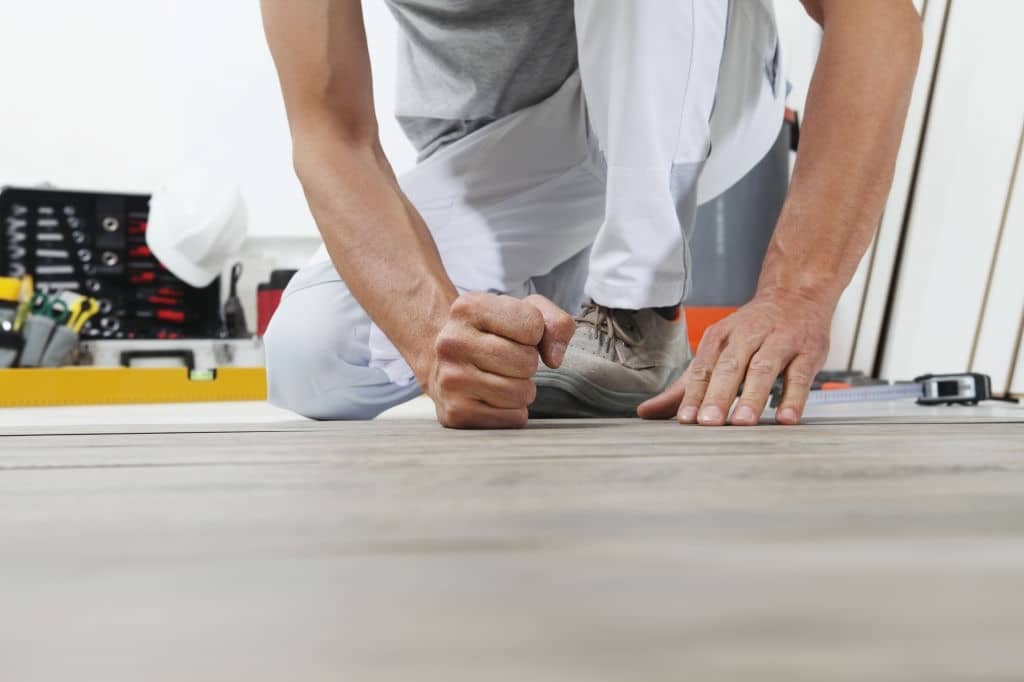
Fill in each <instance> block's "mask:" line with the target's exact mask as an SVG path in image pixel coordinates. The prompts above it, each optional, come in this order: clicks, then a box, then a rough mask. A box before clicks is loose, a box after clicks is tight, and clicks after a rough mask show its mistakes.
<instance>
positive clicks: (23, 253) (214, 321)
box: [0, 187, 221, 340]
mask: <svg viewBox="0 0 1024 682" xmlns="http://www.w3.org/2000/svg"><path fill="white" fill-rule="evenodd" d="M148 220H149V195H145V194H111V193H98V192H71V191H60V190H50V189H27V188H11V187H8V188H4V189H3V190H2V191H0V221H2V228H0V276H6V277H23V276H25V275H32V276H33V277H34V279H35V285H36V288H37V289H38V290H40V291H43V292H46V293H50V294H53V293H58V292H60V291H76V292H79V293H81V294H84V295H86V296H91V297H93V298H95V299H96V300H97V301H99V305H100V309H99V313H98V314H97V315H96V316H95V317H93V318H91V319H90V320H89V321H88V322H87V323H86V325H85V327H84V329H83V330H82V338H83V339H94V340H99V339H195V338H215V337H216V336H217V335H218V332H219V330H220V326H221V319H220V279H219V278H218V279H216V280H214V281H213V283H212V284H210V285H209V286H207V287H205V288H203V289H196V288H194V287H191V286H189V285H187V284H185V283H184V282H183V281H181V280H180V279H178V278H177V277H175V276H174V275H173V274H171V273H170V272H169V271H168V270H167V269H166V268H165V267H164V266H163V265H162V264H161V263H160V262H159V261H158V260H157V259H156V258H155V257H154V256H153V254H152V252H150V250H149V247H148V246H147V245H146V229H147V227H148Z"/></svg>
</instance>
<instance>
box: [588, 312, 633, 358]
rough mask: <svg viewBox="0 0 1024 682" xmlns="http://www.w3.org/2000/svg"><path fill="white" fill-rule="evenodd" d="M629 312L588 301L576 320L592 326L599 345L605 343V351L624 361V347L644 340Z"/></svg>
mask: <svg viewBox="0 0 1024 682" xmlns="http://www.w3.org/2000/svg"><path fill="white" fill-rule="evenodd" d="M627 312H629V311H623V310H616V309H614V308H606V307H604V306H602V305H598V304H596V303H594V302H593V301H587V302H586V303H584V304H583V308H582V309H581V310H580V314H579V315H578V316H577V317H576V321H577V322H580V323H582V324H585V325H588V326H589V327H590V328H591V333H592V334H593V335H594V336H595V337H596V338H597V340H598V344H599V347H600V345H603V346H604V350H605V352H607V353H609V354H612V355H614V356H615V359H616V360H618V361H619V362H624V361H625V353H624V347H626V348H629V347H632V346H636V345H638V344H640V343H641V341H642V339H641V338H640V330H638V329H637V328H636V325H634V324H633V321H632V319H631V318H632V316H631V315H626V314H625V313H627Z"/></svg>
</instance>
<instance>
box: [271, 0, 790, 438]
mask: <svg viewBox="0 0 1024 682" xmlns="http://www.w3.org/2000/svg"><path fill="white" fill-rule="evenodd" d="M766 2H767V3H768V4H766ZM575 13H576V30H577V42H578V45H579V65H580V68H579V71H578V73H576V74H574V75H573V76H571V77H570V78H569V79H567V80H566V82H565V83H564V84H563V85H562V87H561V88H560V89H559V90H558V91H557V92H556V93H555V94H554V95H552V96H551V97H549V98H548V99H546V100H544V101H542V102H540V103H538V104H536V105H534V106H532V107H529V108H526V109H523V110H521V111H518V112H516V113H514V114H512V115H510V116H507V117H504V118H502V119H500V120H498V121H496V122H494V123H492V124H490V125H488V126H486V127H484V128H481V129H479V130H477V131H475V132H473V133H471V134H469V135H468V136H466V137H464V138H462V139H460V140H458V141H456V142H454V143H452V144H450V145H448V146H446V147H443V148H442V149H440V150H438V151H437V152H435V153H434V154H432V155H431V156H429V157H428V158H426V159H425V160H423V161H422V162H421V163H420V164H418V165H417V166H416V167H415V168H413V169H412V170H411V171H410V172H408V173H406V174H405V175H404V176H403V177H402V178H400V184H401V187H402V190H403V191H404V192H405V194H406V195H407V196H408V197H409V199H410V201H411V202H412V203H413V204H414V205H415V206H416V208H417V209H418V210H419V212H420V213H421V215H422V216H423V218H424V220H425V221H426V224H427V226H428V227H429V229H430V231H431V234H432V235H433V238H434V241H435V242H436V244H437V247H438V251H439V252H440V254H441V258H442V260H443V262H444V266H445V269H446V271H447V273H448V275H449V277H450V278H451V280H452V282H453V283H454V284H455V285H456V287H458V288H459V290H461V291H490V292H502V293H507V294H510V295H513V296H525V295H527V294H530V293H533V292H537V293H541V294H543V295H546V296H548V297H549V298H551V299H552V300H554V301H555V302H556V303H558V304H559V305H561V306H562V307H563V308H565V309H566V310H568V311H570V312H575V311H576V308H577V307H578V306H579V305H580V303H581V302H582V300H583V299H584V297H590V298H593V299H594V300H595V301H596V302H598V303H600V304H602V305H605V306H610V307H615V308H630V309H640V308H648V307H655V306H669V305H675V304H678V303H680V302H681V301H682V300H683V298H684V297H685V294H686V289H687V286H688V276H689V254H688V251H687V246H686V239H687V233H688V231H689V230H690V229H692V227H693V224H694V221H695V215H696V207H697V204H698V201H700V200H706V199H709V198H712V197H713V196H715V195H717V194H718V193H720V192H721V191H723V190H724V189H726V188H727V187H728V186H730V185H731V184H733V183H734V182H736V181H737V180H739V179H740V178H741V177H743V175H745V174H746V173H747V172H748V171H749V170H750V169H751V168H752V167H753V166H754V165H755V164H756V163H757V161H758V160H760V158H761V157H762V156H763V155H764V154H765V153H766V152H767V151H768V149H769V148H770V147H771V145H772V143H773V142H774V140H775V138H776V136H777V134H778V130H779V126H780V125H781V120H782V95H781V93H780V92H779V91H780V90H781V89H782V88H781V87H780V83H779V80H780V77H779V74H778V68H777V67H778V46H777V38H776V32H775V25H774V18H773V16H772V12H771V7H770V0H732V1H731V2H729V1H728V0H643V1H642V2H641V1H636V2H633V1H630V2H619V1H617V0H616V1H611V0H575ZM709 154H710V156H709ZM380 276H381V277H387V276H388V273H383V272H382V273H380ZM265 343H266V352H267V372H268V387H269V395H270V400H271V402H273V403H274V404H276V405H279V406H281V407H285V408H288V409H291V410H293V411H295V412H298V413H299V414H302V415H305V416H308V417H313V418H320V419H365V418H372V417H374V416H376V415H377V414H379V413H380V412H382V411H383V410H385V409H387V408H389V407H391V406H393V405H396V404H398V403H401V402H404V401H405V400H408V399H410V398H412V397H414V396H415V395H417V394H418V393H419V392H420V388H419V386H417V384H416V382H415V378H414V377H413V373H412V370H411V369H410V368H409V366H408V364H407V363H406V362H405V360H404V359H403V358H402V357H401V356H400V355H399V353H398V351H397V350H396V349H395V347H394V346H393V345H392V344H391V343H390V341H389V340H388V339H387V338H386V337H385V336H384V334H383V333H382V332H381V331H380V329H379V328H378V327H377V326H376V325H375V324H374V323H373V321H372V320H370V318H369V316H368V315H367V313H366V312H365V311H364V310H363V309H362V308H361V307H360V306H359V304H358V302H356V301H355V299H354V298H353V297H352V295H351V293H350V292H349V290H348V288H347V287H346V286H345V284H344V282H343V281H342V280H341V277H340V276H339V275H338V273H337V271H336V270H335V268H334V266H333V265H332V264H331V262H330V260H329V259H328V257H327V253H326V250H325V249H321V250H320V252H319V253H318V254H317V256H316V257H314V259H313V261H312V262H311V263H310V264H309V265H307V266H306V267H304V268H303V269H302V270H300V271H299V273H298V274H297V275H296V276H295V277H294V278H293V280H292V282H291V283H290V284H289V286H288V288H287V290H286V292H285V294H284V296H283V298H282V301H281V305H280V307H279V308H278V311H277V313H276V314H275V315H274V318H273V321H272V322H271V325H270V328H269V329H268V331H267V335H266V338H265Z"/></svg>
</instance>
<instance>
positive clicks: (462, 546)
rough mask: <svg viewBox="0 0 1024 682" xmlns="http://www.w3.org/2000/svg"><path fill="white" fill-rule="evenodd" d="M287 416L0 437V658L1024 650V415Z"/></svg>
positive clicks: (111, 665) (936, 665) (686, 656)
mask: <svg viewBox="0 0 1024 682" xmlns="http://www.w3.org/2000/svg"><path fill="white" fill-rule="evenodd" d="M1011 416H1012V413H1011ZM265 426H266V425H264V427H265ZM276 426H278V425H275V428H274V429H267V428H264V429H263V430H260V431H246V430H245V428H244V427H242V426H238V427H233V428H232V429H231V430H230V431H229V432H216V431H205V430H192V431H189V429H188V428H186V427H180V428H170V427H167V426H166V425H165V426H161V427H160V430H161V431H163V432H156V433H153V432H147V430H149V429H146V428H139V427H135V428H134V429H127V430H125V431H124V432H120V433H98V432H96V433H79V434H76V435H72V434H64V435H11V434H7V435H4V436H3V437H0V679H3V680H8V679H9V680H17V681H19V682H20V681H22V680H40V681H42V680H46V681H49V680H67V679H81V680H93V679H95V680H104V681H105V682H106V681H112V680H115V681H116V680H140V679H145V680H182V679H188V680H235V679H237V680H243V679H244V680H257V681H259V680H280V679H301V680H321V679H323V680H328V679H330V680H337V679H346V680H349V679H351V680H409V679H416V680H434V679H437V680H461V679H467V680H469V679H473V680H480V679H486V680H525V679H529V680H621V679H638V680H674V679H699V680H724V681H727V682H728V681H730V680H762V681H767V682H773V681H774V680H786V681H787V682H789V681H800V680H815V681H820V680H826V679H827V680H851V681H852V680H858V681H861V680H865V679H884V680H892V681H900V680H908V681H917V680H928V681H929V682H933V681H936V680H950V681H953V680H956V681H957V682H961V681H964V680H992V681H997V680H1007V681H1008V680H1020V679H1024V654H1022V653H1021V645H1020V643H1021V642H1022V641H1024V420H1018V421H1014V420H1013V419H1011V418H1007V417H1006V416H1005V415H1003V417H1000V418H998V419H995V420H989V421H988V422H987V423H937V422H931V423H926V424H921V423H882V422H880V421H877V420H875V421H872V420H871V419H866V420H865V419H862V420H860V423H852V422H845V423H844V422H841V421H840V422H833V423H818V424H810V425H806V426H800V427H794V428H773V427H765V428H757V429H734V428H728V429H704V428H697V427H692V428H684V427H679V426H677V425H675V424H672V423H649V422H639V421H636V420H608V421H603V420H593V421H566V422H548V423H537V424H534V425H532V426H531V427H530V428H528V429H526V430H524V431H519V432H456V431H449V430H444V429H441V428H439V427H438V426H437V425H436V424H433V423H431V422H429V421H423V420H408V421H392V422H371V423H350V424H338V423H334V424H315V423H296V424H293V425H291V426H289V427H288V428H281V429H277V428H276ZM252 428H261V427H255V426H254V427H252ZM133 431H134V432H133Z"/></svg>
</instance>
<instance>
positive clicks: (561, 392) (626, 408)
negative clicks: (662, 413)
mask: <svg viewBox="0 0 1024 682" xmlns="http://www.w3.org/2000/svg"><path fill="white" fill-rule="evenodd" d="M680 374H682V371H681V370H680V371H676V372H673V373H672V375H671V376H670V377H669V379H668V381H666V382H665V385H666V386H668V385H669V384H671V383H672V382H673V381H675V380H676V378H677V377H678V376H679V375H680ZM533 381H534V383H535V384H536V385H537V399H536V400H534V401H533V404H532V405H530V418H531V419H559V418H561V419H568V418H573V417H636V416H637V415H636V408H637V407H638V406H639V405H640V403H642V402H644V401H645V400H647V399H649V398H651V397H653V396H654V395H656V394H657V393H619V392H616V391H609V390H608V389H606V388H601V387H600V386H596V385H594V384H592V383H591V382H589V381H587V380H586V379H584V378H583V377H582V376H580V375H578V374H575V373H571V372H565V371H560V372H553V371H546V370H540V371H538V372H537V374H536V375H534V377H533Z"/></svg>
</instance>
